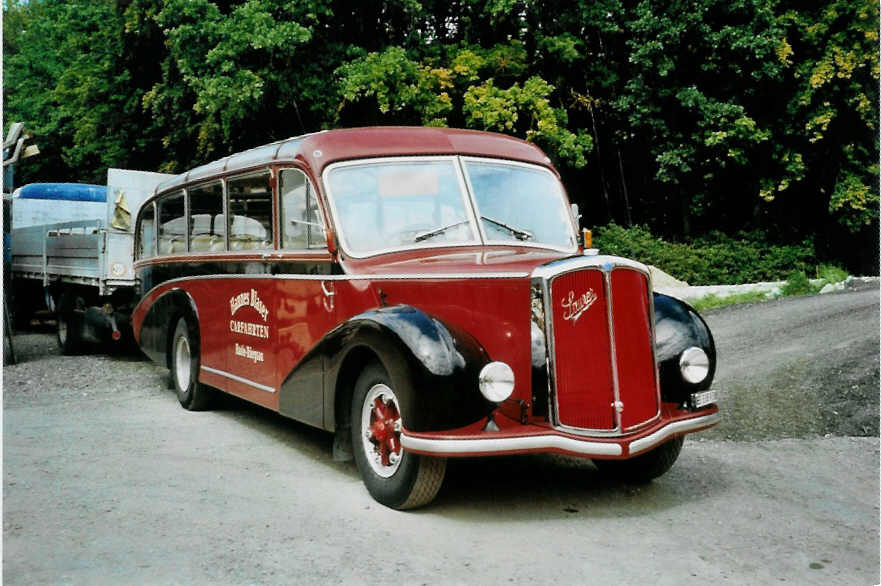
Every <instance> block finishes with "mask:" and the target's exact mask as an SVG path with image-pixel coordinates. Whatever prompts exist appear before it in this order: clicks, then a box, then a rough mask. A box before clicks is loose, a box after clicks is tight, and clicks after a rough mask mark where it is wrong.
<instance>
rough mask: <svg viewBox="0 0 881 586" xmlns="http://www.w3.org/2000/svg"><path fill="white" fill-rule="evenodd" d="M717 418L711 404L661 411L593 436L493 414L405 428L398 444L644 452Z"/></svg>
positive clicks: (601, 454)
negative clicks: (431, 428) (491, 418)
mask: <svg viewBox="0 0 881 586" xmlns="http://www.w3.org/2000/svg"><path fill="white" fill-rule="evenodd" d="M720 419H721V416H720V415H719V411H718V408H717V407H716V406H715V405H713V406H711V407H709V408H707V409H702V410H701V411H699V412H697V413H692V412H687V411H679V410H677V411H676V412H670V411H666V410H665V412H664V413H663V415H662V417H661V420H660V421H659V422H658V423H656V424H654V425H652V426H649V427H648V428H646V429H644V430H641V431H639V432H637V433H633V434H630V435H626V436H616V437H596V436H579V435H574V434H571V433H565V432H561V431H558V430H556V429H553V428H551V427H548V426H545V425H538V424H525V425H524V424H521V423H520V422H517V421H513V420H510V419H507V418H505V417H503V416H497V417H496V424H497V426H498V427H499V430H498V431H486V430H484V427H485V424H486V422H485V421H481V422H478V423H475V424H473V425H470V426H468V427H464V428H461V429H458V430H454V431H444V432H429V433H417V432H411V431H409V430H403V431H402V433H401V445H402V446H403V447H404V448H405V449H406V450H408V451H410V452H414V453H417V454H424V455H430V456H440V457H445V458H453V457H473V456H495V455H502V454H527V453H535V452H554V453H561V454H567V455H571V456H581V457H586V458H612V459H617V458H628V457H632V456H636V455H638V454H640V453H643V452H646V451H648V450H650V449H652V448H654V447H655V446H658V445H660V444H662V443H664V442H665V441H667V440H668V439H670V438H672V437H674V436H677V435H683V434H686V433H692V432H695V431H700V430H702V429H707V428H708V427H712V426H713V425H716V424H717V423H719V420H720Z"/></svg>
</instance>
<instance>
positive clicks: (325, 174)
mask: <svg viewBox="0 0 881 586" xmlns="http://www.w3.org/2000/svg"><path fill="white" fill-rule="evenodd" d="M439 160H440V161H443V160H450V161H453V165H454V167H455V170H456V175H457V180H458V182H459V184H460V188H461V189H462V190H463V192H464V194H465V204H466V213H467V215H468V219H469V221H470V222H472V225H473V226H474V227H475V228H476V229H477V239H476V240H469V241H468V242H459V243H430V244H415V245H408V246H396V247H391V248H383V249H378V250H371V251H369V252H367V253H360V252H359V253H354V252H353V251H352V250H351V249H350V248H349V246H348V243H347V242H346V234H345V230H343V229H342V224H341V222H340V215H339V211H338V210H337V207H336V200H335V198H334V194H333V190H332V189H331V188H330V182H329V181H328V179H329V175H330V173H332V172H333V171H334V170H335V169H339V168H341V167H349V166H359V165H371V164H382V163H399V162H403V163H408V162H417V163H418V162H430V161H439ZM465 161H476V162H486V163H491V164H497V165H512V166H518V167H524V168H528V169H534V170H538V171H541V172H544V173H547V174H548V175H550V176H551V177H553V179H554V181H555V183H556V184H557V187H558V189H557V194H558V197H559V198H560V200H561V203H562V204H563V206H564V207H565V208H566V209H567V210H568V201H567V197H566V191H565V188H564V187H563V184H562V182H561V181H560V178H559V177H558V176H557V175H556V174H555V173H554V172H553V171H551V170H550V169H548V168H547V167H543V166H541V165H537V164H534V163H526V162H523V161H515V160H511V159H496V158H493V157H477V156H469V155H461V154H455V155H404V156H392V157H370V158H365V159H354V160H349V161H340V162H337V163H332V164H330V165H328V166H327V167H325V168H324V170H323V171H322V173H321V181H322V186H323V188H324V192H325V195H326V198H327V203H328V208H329V210H330V214H331V216H332V218H333V221H334V226H335V227H336V229H335V231H334V233H335V235H336V239H337V244H338V246H339V247H340V248H341V249H342V251H343V252H344V253H345V255H346V256H348V257H349V258H354V259H364V258H371V257H374V256H379V255H382V254H389V253H395V252H410V251H418V250H424V249H432V248H460V247H461V248H489V247H499V246H509V247H510V246H517V247H525V248H534V249H537V250H552V251H555V252H562V253H567V254H576V253H577V252H578V230H577V227H576V226H575V223H574V222H573V220H572V214H569V213H567V214H566V217H567V218H568V219H569V226H570V227H571V230H572V234H573V235H574V242H575V244H574V246H572V247H569V248H566V247H560V246H554V245H552V244H543V243H530V242H525V241H520V242H508V241H500V240H487V238H486V235H485V234H484V230H483V225H482V224H483V223H482V222H481V221H480V217H479V206H478V205H477V200H476V198H475V195H474V191H473V189H472V186H471V181H470V179H469V177H468V173H467V171H466V169H465Z"/></svg>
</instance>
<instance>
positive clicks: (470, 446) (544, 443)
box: [401, 433, 624, 456]
mask: <svg viewBox="0 0 881 586" xmlns="http://www.w3.org/2000/svg"><path fill="white" fill-rule="evenodd" d="M401 445H402V446H404V448H406V449H409V450H419V451H425V452H431V453H432V454H450V455H453V454H455V455H467V454H484V453H489V452H509V451H517V450H549V449H558V450H566V451H568V452H573V453H576V454H582V455H585V456H620V455H621V454H623V453H624V451H623V450H622V448H621V446H620V445H619V444H613V443H601V442H587V441H582V440H577V439H573V438H569V437H564V436H561V435H534V436H526V437H507V438H486V439H484V438H475V439H425V438H417V437H411V436H409V435H407V434H406V433H402V434H401Z"/></svg>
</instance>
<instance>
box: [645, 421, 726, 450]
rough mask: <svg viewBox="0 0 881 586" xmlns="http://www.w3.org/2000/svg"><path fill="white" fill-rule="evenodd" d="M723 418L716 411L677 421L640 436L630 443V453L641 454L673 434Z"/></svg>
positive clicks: (704, 425) (711, 423)
mask: <svg viewBox="0 0 881 586" xmlns="http://www.w3.org/2000/svg"><path fill="white" fill-rule="evenodd" d="M721 419H722V415H721V414H719V412H716V413H712V414H710V415H704V416H703V417H697V418H695V419H686V420H684V421H676V422H674V423H671V424H670V425H667V426H666V427H663V428H661V429H659V430H658V431H656V432H654V433H652V434H650V435H647V436H645V437H644V438H640V439H638V440H636V441H634V442H632V443H631V444H630V455H631V456H633V455H635V454H639V453H641V452H644V451H646V450H648V449H650V448H653V447H655V446H656V445H658V444H660V443H663V442H664V440H666V439H667V438H669V437H670V436H671V435H673V434H676V433H686V432H689V431H692V430H694V429H697V428H699V427H708V426H710V425H716V424H717V423H719V421H720V420H721Z"/></svg>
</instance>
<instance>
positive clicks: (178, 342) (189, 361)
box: [171, 318, 212, 411]
mask: <svg viewBox="0 0 881 586" xmlns="http://www.w3.org/2000/svg"><path fill="white" fill-rule="evenodd" d="M198 378H199V345H198V342H196V341H195V340H194V339H193V337H192V336H191V335H190V328H189V327H188V326H187V320H186V319H185V318H180V319H179V320H178V322H177V326H176V327H175V328H174V336H172V338H171V379H172V382H173V383H174V389H175V391H177V399H178V401H180V404H181V405H182V406H183V408H184V409H187V410H188V411H203V410H205V409H207V408H208V407H209V404H210V402H211V398H212V393H211V389H209V388H207V387H206V386H205V385H203V384H201V383H200V382H199V380H198Z"/></svg>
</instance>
